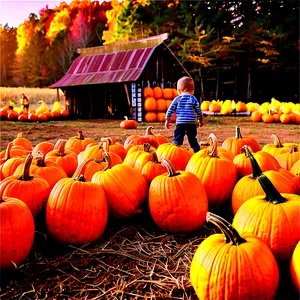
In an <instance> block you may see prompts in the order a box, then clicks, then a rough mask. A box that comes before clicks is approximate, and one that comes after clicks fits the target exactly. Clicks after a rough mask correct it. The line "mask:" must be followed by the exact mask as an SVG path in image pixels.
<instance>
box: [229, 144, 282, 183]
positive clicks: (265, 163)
mask: <svg viewBox="0 0 300 300" xmlns="http://www.w3.org/2000/svg"><path fill="white" fill-rule="evenodd" d="M241 151H242V153H241V154H238V155H236V156H235V157H234V159H233V163H234V164H235V166H236V170H237V176H238V179H239V178H242V177H244V176H246V175H250V174H252V165H251V161H250V155H251V154H252V155H253V156H254V157H255V159H256V162H257V163H258V165H259V166H260V168H261V169H262V171H263V172H264V171H267V170H275V171H277V170H278V169H279V168H281V166H280V165H279V163H278V161H277V160H276V158H275V157H274V156H272V155H271V154H269V153H267V152H265V151H257V152H255V153H253V152H252V149H251V147H249V146H247V145H244V146H243V147H242V149H241Z"/></svg>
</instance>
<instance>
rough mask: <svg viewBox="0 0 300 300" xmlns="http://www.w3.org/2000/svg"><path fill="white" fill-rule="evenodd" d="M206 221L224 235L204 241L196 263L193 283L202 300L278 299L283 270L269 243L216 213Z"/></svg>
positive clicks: (192, 278) (194, 262)
mask: <svg viewBox="0 0 300 300" xmlns="http://www.w3.org/2000/svg"><path fill="white" fill-rule="evenodd" d="M206 220H207V221H208V222H211V223H213V224H215V225H216V226H217V227H218V228H219V229H220V230H221V231H222V234H219V233H215V234H212V235H210V236H208V237H207V238H206V239H204V240H203V241H201V244H200V245H199V247H198V248H197V250H196V252H195V254H194V257H193V259H192V263H191V267H190V280H191V283H192V286H193V288H194V290H195V292H196V294H197V296H198V298H199V299H228V300H236V299H274V298H275V295H276V292H277V289H278V285H279V269H278V265H277V263H276V260H275V258H274V255H273V254H272V252H271V250H270V248H269V247H268V246H267V245H266V243H265V242H263V241H262V240H261V239H258V238H257V237H256V236H255V235H254V234H251V233H242V232H239V231H237V230H236V228H234V227H233V226H232V225H231V224H230V223H229V222H228V221H226V220H225V219H223V218H221V217H220V216H218V215H215V214H213V213H210V212H209V213H207V217H206ZM245 270H247V272H245ZM249 282H251V284H248V283H249Z"/></svg>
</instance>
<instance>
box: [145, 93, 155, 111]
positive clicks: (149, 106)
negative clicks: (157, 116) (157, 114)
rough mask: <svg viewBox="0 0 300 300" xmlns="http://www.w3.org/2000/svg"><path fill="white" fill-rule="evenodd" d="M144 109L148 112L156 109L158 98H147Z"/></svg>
mask: <svg viewBox="0 0 300 300" xmlns="http://www.w3.org/2000/svg"><path fill="white" fill-rule="evenodd" d="M144 109H145V111H147V112H148V111H154V110H156V100H155V99H154V98H153V97H149V98H146V99H145V102H144Z"/></svg>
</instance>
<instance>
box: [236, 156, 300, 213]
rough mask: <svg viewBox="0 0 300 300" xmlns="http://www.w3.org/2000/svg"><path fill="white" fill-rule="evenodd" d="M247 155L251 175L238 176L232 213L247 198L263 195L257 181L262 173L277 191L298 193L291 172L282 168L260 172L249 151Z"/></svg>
mask: <svg viewBox="0 0 300 300" xmlns="http://www.w3.org/2000/svg"><path fill="white" fill-rule="evenodd" d="M248 155H249V159H250V162H251V167H252V175H251V176H248V175H246V176H244V177H242V178H240V179H239V181H238V182H237V183H236V184H235V186H234V188H233V191H232V195H231V205H232V210H233V212H234V214H235V213H236V212H237V210H238V209H239V208H240V206H241V205H242V204H243V203H244V202H245V201H247V200H248V199H250V198H253V197H255V196H258V195H264V190H263V189H262V187H261V185H260V183H259V181H258V178H259V176H261V175H263V174H264V175H265V176H267V177H268V178H269V180H270V181H271V182H272V183H273V184H274V186H275V187H276V188H277V189H278V191H279V192H282V193H291V194H296V193H299V191H300V189H299V186H298V185H297V182H296V179H297V178H296V177H295V176H294V175H293V174H292V173H291V172H289V171H287V170H284V169H278V170H267V171H264V172H262V170H261V168H260V166H259V165H258V163H257V161H256V158H255V156H254V155H253V154H252V153H251V152H249V153H248Z"/></svg>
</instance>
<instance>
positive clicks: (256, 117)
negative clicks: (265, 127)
mask: <svg viewBox="0 0 300 300" xmlns="http://www.w3.org/2000/svg"><path fill="white" fill-rule="evenodd" d="M250 118H251V120H252V121H253V122H260V121H261V118H262V113H261V112H260V111H258V110H255V111H253V112H252V113H251V117H250Z"/></svg>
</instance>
